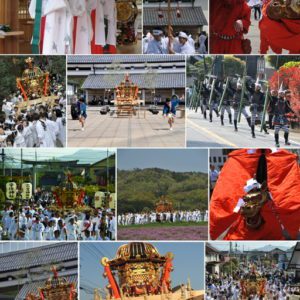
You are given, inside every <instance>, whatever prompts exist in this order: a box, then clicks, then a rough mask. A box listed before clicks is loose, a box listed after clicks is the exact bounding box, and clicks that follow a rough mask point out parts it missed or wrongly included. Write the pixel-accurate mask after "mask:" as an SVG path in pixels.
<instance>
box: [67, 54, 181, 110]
mask: <svg viewBox="0 0 300 300" xmlns="http://www.w3.org/2000/svg"><path fill="white" fill-rule="evenodd" d="M126 74H129V77H130V79H131V80H132V81H133V83H134V84H137V85H138V87H139V98H140V100H141V101H140V102H141V103H142V104H145V103H151V102H152V101H153V98H154V96H155V95H160V96H161V99H162V102H164V100H165V98H166V97H171V96H172V94H177V95H178V96H179V97H181V96H184V95H185V57H184V56H183V55H173V56H168V55H105V56H77V55H76V56H69V57H68V75H69V79H71V82H74V81H76V82H79V81H81V82H83V84H82V86H81V89H82V90H83V91H84V93H85V96H86V99H87V101H88V103H89V102H90V101H91V99H93V97H96V98H100V99H107V98H109V99H110V100H113V99H115V88H116V87H117V86H118V85H119V84H120V82H121V81H122V80H124V78H125V75H126ZM68 91H69V92H68V93H69V96H72V95H71V94H72V91H74V88H72V87H71V86H70V87H69V89H68Z"/></svg>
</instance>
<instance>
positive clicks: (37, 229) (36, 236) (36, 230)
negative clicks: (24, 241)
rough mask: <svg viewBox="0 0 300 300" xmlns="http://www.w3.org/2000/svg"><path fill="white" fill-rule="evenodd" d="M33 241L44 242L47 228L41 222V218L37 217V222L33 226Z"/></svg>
mask: <svg viewBox="0 0 300 300" xmlns="http://www.w3.org/2000/svg"><path fill="white" fill-rule="evenodd" d="M31 230H32V239H33V240H35V241H42V240H43V232H44V230H45V226H44V224H43V223H41V222H40V217H39V216H36V217H35V221H34V223H33V224H32V229H31Z"/></svg>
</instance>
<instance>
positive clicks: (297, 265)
mask: <svg viewBox="0 0 300 300" xmlns="http://www.w3.org/2000/svg"><path fill="white" fill-rule="evenodd" d="M287 270H288V271H293V272H295V278H296V280H297V283H299V284H300V242H298V243H297V244H296V246H295V248H294V249H293V253H292V257H291V259H290V261H289V264H288V268H287Z"/></svg>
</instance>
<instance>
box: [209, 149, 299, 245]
mask: <svg viewBox="0 0 300 300" xmlns="http://www.w3.org/2000/svg"><path fill="white" fill-rule="evenodd" d="M299 195H300V172H299V165H298V157H297V155H296V154H293V153H291V152H289V151H287V150H283V149H274V150H269V149H240V150H235V151H232V152H231V153H230V154H229V158H228V160H227V162H226V163H225V165H224V166H223V168H222V170H221V172H220V175H219V179H218V181H217V183H216V187H215V189H214V191H213V194H212V198H211V202H210V235H211V237H212V239H214V240H215V239H224V240H284V239H288V240H296V239H297V237H298V234H299V228H300V198H299Z"/></svg>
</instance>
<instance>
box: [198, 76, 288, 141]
mask: <svg viewBox="0 0 300 300" xmlns="http://www.w3.org/2000/svg"><path fill="white" fill-rule="evenodd" d="M234 81H235V82H234ZM228 83H229V84H228V85H227V84H225V83H223V82H222V81H219V80H216V81H215V84H213V86H212V84H211V83H210V82H209V79H208V78H206V79H205V80H204V81H203V82H202V83H201V88H200V95H201V101H200V109H201V113H202V114H203V117H204V119H208V120H209V122H213V115H214V114H215V115H216V117H220V121H221V122H220V125H221V126H224V116H225V113H227V115H228V119H229V123H230V124H232V125H234V131H236V132H238V119H239V115H243V116H244V118H245V119H246V121H247V124H248V126H249V129H250V130H249V132H251V136H252V138H255V137H256V135H255V126H256V125H257V124H261V126H262V129H263V131H264V133H265V134H269V132H268V130H267V122H268V125H269V129H271V130H274V139H275V144H276V147H280V144H279V133H280V131H281V130H282V131H283V132H284V140H285V145H287V146H289V145H290V142H289V124H290V121H289V119H288V116H289V114H291V115H293V114H294V112H293V110H292V108H291V103H290V101H291V99H292V92H291V91H290V90H284V89H283V87H282V86H281V87H280V89H279V90H271V91H270V92H268V94H267V97H268V102H267V103H268V105H267V108H266V113H264V109H265V101H266V92H263V90H262V85H261V84H260V82H259V80H257V81H256V82H255V83H254V82H253V80H252V79H251V78H247V82H246V84H245V87H246V92H245V93H243V85H242V82H241V79H240V78H238V80H231V81H230V80H229V81H228ZM242 98H243V99H242ZM245 98H246V99H245ZM248 105H249V110H248V109H247V106H248ZM207 111H208V116H207ZM266 115H267V116H268V120H265V119H266Z"/></svg>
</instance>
